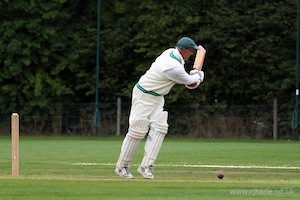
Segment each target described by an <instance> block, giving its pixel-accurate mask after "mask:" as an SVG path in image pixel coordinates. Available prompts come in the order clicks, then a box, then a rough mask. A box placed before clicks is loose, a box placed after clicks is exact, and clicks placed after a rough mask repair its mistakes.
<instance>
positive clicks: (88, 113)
mask: <svg viewBox="0 0 300 200" xmlns="http://www.w3.org/2000/svg"><path fill="white" fill-rule="evenodd" d="M120 105H121V108H120V109H119V112H118V113H119V114H120V115H119V119H121V120H117V118H118V116H117V110H118V108H117V107H118V104H117V102H112V103H105V104H99V106H100V127H99V133H98V135H99V136H110V135H116V134H117V131H120V133H121V135H125V134H126V132H127V128H128V115H129V110H130V104H129V103H124V102H123V103H122V104H120ZM60 107H61V111H60V112H57V113H56V114H53V115H46V114H45V115H43V116H39V115H26V114H22V112H21V113H19V114H20V132H21V136H22V135H68V136H69V135H78V136H93V127H94V119H93V117H94V104H68V105H60ZM165 109H166V110H167V111H168V112H169V120H168V121H169V125H170V127H169V133H168V136H189V137H203V138H255V139H272V137H273V136H272V135H273V130H274V123H273V118H274V117H273V116H274V113H273V112H274V106H273V105H248V106H224V105H219V104H215V105H200V104H189V105H166V106H165ZM120 110H121V112H120ZM276 110H277V132H278V138H279V139H294V137H295V136H294V135H295V130H293V129H292V126H291V122H292V112H293V107H292V106H289V105H279V106H278V107H277V109H276ZM10 115H11V113H7V112H6V113H3V112H2V114H1V115H0V135H10ZM117 121H118V122H119V126H118V125H117ZM117 127H119V130H117Z"/></svg>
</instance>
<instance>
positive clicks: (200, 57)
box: [193, 45, 206, 71]
mask: <svg viewBox="0 0 300 200" xmlns="http://www.w3.org/2000/svg"><path fill="white" fill-rule="evenodd" d="M199 48H200V50H197V53H196V58H195V61H194V66H193V68H194V69H197V70H199V71H201V70H202V67H203V63H204V58H205V55H206V50H205V49H204V47H203V46H201V45H199Z"/></svg>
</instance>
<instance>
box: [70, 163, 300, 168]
mask: <svg viewBox="0 0 300 200" xmlns="http://www.w3.org/2000/svg"><path fill="white" fill-rule="evenodd" d="M72 165H83V166H114V165H115V163H90V162H78V163H73V164H72ZM133 166H138V165H137V164H133ZM155 166H159V167H189V168H232V169H300V167H297V166H264V165H249V166H247V165H246V166H244V165H201V164H199V165H198V164H176V165H173V164H157V165H155Z"/></svg>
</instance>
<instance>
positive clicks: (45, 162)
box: [0, 137, 300, 200]
mask: <svg viewBox="0 0 300 200" xmlns="http://www.w3.org/2000/svg"><path fill="white" fill-rule="evenodd" d="M121 143H122V138H102V137H99V138H88V137H82V138H81V137H64V138H63V137H21V138H20V176H19V177H17V178H12V177H11V140H10V138H8V137H1V138H0V188H1V189H0V199H1V200H2V199H9V200H11V199H30V200H34V199H39V200H40V199H105V200H106V199H152V200H153V199H210V200H211V199H222V200H226V199H243V200H244V199H252V198H253V197H255V199H273V198H275V199H277V198H278V199H299V198H300V172H299V171H300V159H299V152H300V145H299V142H295V141H254V140H207V139H184V138H177V139H171V138H166V140H165V142H164V145H163V147H162V149H161V153H160V155H159V157H158V160H157V162H156V164H157V165H156V166H155V168H154V170H155V179H154V180H145V179H142V178H141V176H139V175H138V173H137V172H136V168H137V166H138V164H139V162H140V161H141V158H142V154H143V143H142V144H141V145H140V146H139V149H138V152H137V154H136V156H135V159H134V161H133V164H132V169H131V172H132V173H133V174H134V175H135V176H136V178H135V179H134V180H124V179H121V178H119V177H118V176H117V175H116V174H115V173H114V164H115V162H116V160H117V158H118V154H119V150H120V147H121ZM220 171H222V172H224V173H225V177H224V178H223V179H222V180H220V179H218V178H217V174H218V172H220Z"/></svg>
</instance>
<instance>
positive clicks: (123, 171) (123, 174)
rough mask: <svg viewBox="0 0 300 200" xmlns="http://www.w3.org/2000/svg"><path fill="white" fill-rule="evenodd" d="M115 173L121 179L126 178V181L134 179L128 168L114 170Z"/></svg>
mask: <svg viewBox="0 0 300 200" xmlns="http://www.w3.org/2000/svg"><path fill="white" fill-rule="evenodd" d="M115 172H116V174H118V175H119V176H121V177H122V178H127V179H130V178H134V176H133V175H132V174H131V173H130V172H129V168H128V167H123V168H122V169H118V168H116V169H115Z"/></svg>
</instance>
